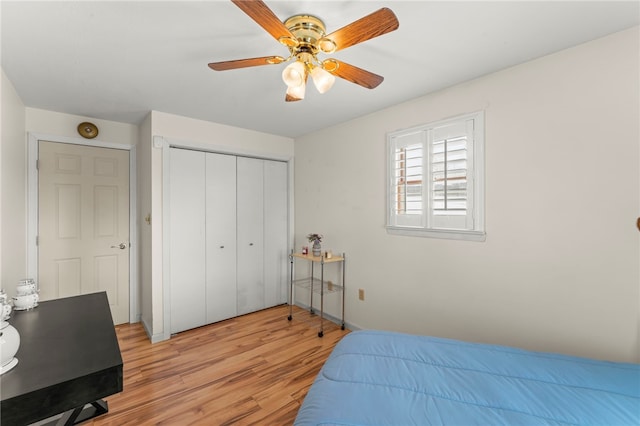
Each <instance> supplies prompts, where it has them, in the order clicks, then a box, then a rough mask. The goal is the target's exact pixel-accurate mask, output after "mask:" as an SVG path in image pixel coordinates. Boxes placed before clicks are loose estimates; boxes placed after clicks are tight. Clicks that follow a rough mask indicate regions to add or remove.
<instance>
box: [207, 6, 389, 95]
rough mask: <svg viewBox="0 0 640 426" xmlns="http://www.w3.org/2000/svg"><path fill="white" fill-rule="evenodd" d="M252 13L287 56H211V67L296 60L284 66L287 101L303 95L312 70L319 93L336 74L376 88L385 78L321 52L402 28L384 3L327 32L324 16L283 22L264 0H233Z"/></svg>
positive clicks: (217, 69) (330, 82)
mask: <svg viewBox="0 0 640 426" xmlns="http://www.w3.org/2000/svg"><path fill="white" fill-rule="evenodd" d="M231 1H232V2H233V4H235V5H236V6H238V7H239V8H240V9H242V11H243V12H244V13H246V14H247V15H249V17H250V18H252V19H253V20H254V21H256V22H257V23H258V24H259V25H260V26H261V27H262V28H264V29H265V30H266V31H267V32H268V33H269V34H271V35H272V36H273V37H274V38H275V39H276V40H278V41H279V42H280V43H281V44H283V45H284V46H286V47H287V48H288V49H289V53H290V54H289V56H288V57H286V58H284V57H282V56H262V57H259V58H249V59H237V60H232V61H222V62H212V63H210V64H209V68H211V69H213V70H215V71H225V70H231V69H237V68H245V67H255V66H259V65H274V64H280V63H283V62H288V61H291V60H293V61H294V62H292V63H291V64H289V65H288V66H287V67H286V68H285V69H284V71H283V72H282V79H283V80H284V82H285V83H286V84H287V94H286V96H285V100H286V101H287V102H292V101H299V100H302V99H304V93H305V88H306V82H307V78H308V77H309V76H311V79H312V80H313V82H314V84H315V86H316V88H317V89H318V91H319V92H320V93H325V92H326V91H327V90H329V89H330V88H331V86H332V85H333V83H334V81H335V76H337V77H340V78H343V79H345V80H347V81H350V82H352V83H355V84H358V85H360V86H363V87H366V88H367V89H373V88H375V87H377V86H378V85H379V84H380V83H382V80H384V78H383V77H382V76H379V75H377V74H374V73H372V72H369V71H366V70H363V69H362V68H358V67H356V66H353V65H349V64H347V63H345V62H342V61H339V60H337V59H334V58H329V59H325V60H320V59H318V56H317V55H318V53H325V54H331V53H333V52H337V51H338V50H342V49H346V48H347V47H350V46H353V45H355V44H358V43H362V42H363V41H367V40H370V39H372V38H374V37H378V36H381V35H383V34H386V33H388V32H391V31H394V30H396V29H397V28H398V26H399V23H398V19H397V18H396V15H395V14H394V13H393V12H392V11H391V9H388V8H386V7H383V8H382V9H380V10H378V11H376V12H373V13H371V14H369V15H367V16H365V17H363V18H360V19H358V20H357V21H355V22H352V23H351V24H349V25H347V26H345V27H342V28H340V29H339V30H336V31H334V32H332V33H330V34H326V32H325V25H324V22H322V20H321V19H320V18H318V17H316V16H313V15H306V14H301V15H294V16H292V17H290V18H287V19H286V20H285V21H284V22H282V21H280V19H278V17H277V16H276V15H275V14H274V13H273V12H272V11H271V9H269V7H268V6H267V5H266V4H265V3H264V2H263V1H262V0H231Z"/></svg>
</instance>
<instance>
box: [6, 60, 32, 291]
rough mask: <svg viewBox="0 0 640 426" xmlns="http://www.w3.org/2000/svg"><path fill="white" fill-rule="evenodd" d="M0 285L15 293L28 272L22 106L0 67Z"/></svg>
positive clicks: (25, 153)
mask: <svg viewBox="0 0 640 426" xmlns="http://www.w3.org/2000/svg"><path fill="white" fill-rule="evenodd" d="M0 126H1V127H0V242H1V244H0V288H2V289H4V290H5V291H7V293H8V294H9V295H10V296H13V295H14V294H15V287H16V285H17V284H18V280H20V279H22V278H25V277H26V273H27V248H26V237H27V230H26V216H27V215H26V208H27V207H26V205H27V204H26V203H27V198H26V176H27V174H26V164H27V138H26V134H25V131H24V129H25V110H24V104H23V103H22V100H21V99H20V97H19V96H18V94H17V93H16V90H15V88H14V87H13V84H12V83H11V82H10V81H9V79H8V78H7V76H6V75H5V73H4V71H3V70H2V69H1V68H0Z"/></svg>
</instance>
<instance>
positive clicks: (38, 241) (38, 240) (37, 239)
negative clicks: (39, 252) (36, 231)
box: [36, 235, 40, 246]
mask: <svg viewBox="0 0 640 426" xmlns="http://www.w3.org/2000/svg"><path fill="white" fill-rule="evenodd" d="M38 244H40V237H39V236H38V235H36V246H37V245H38Z"/></svg>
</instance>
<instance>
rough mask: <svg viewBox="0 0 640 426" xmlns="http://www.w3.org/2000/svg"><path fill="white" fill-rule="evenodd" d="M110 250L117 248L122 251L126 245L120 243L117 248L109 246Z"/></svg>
mask: <svg viewBox="0 0 640 426" xmlns="http://www.w3.org/2000/svg"><path fill="white" fill-rule="evenodd" d="M111 248H119V249H120V250H124V249H126V248H127V245H126V244H125V243H120V244H118V245H117V246H111Z"/></svg>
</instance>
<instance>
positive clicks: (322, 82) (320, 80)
mask: <svg viewBox="0 0 640 426" xmlns="http://www.w3.org/2000/svg"><path fill="white" fill-rule="evenodd" d="M311 78H312V79H313V84H314V85H315V86H316V89H318V92H320V93H326V92H328V91H329V89H331V86H333V83H335V81H336V78H335V77H334V76H333V75H332V74H330V73H328V72H327V71H325V70H323V69H322V68H320V67H315V68H313V69H312V70H311Z"/></svg>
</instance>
